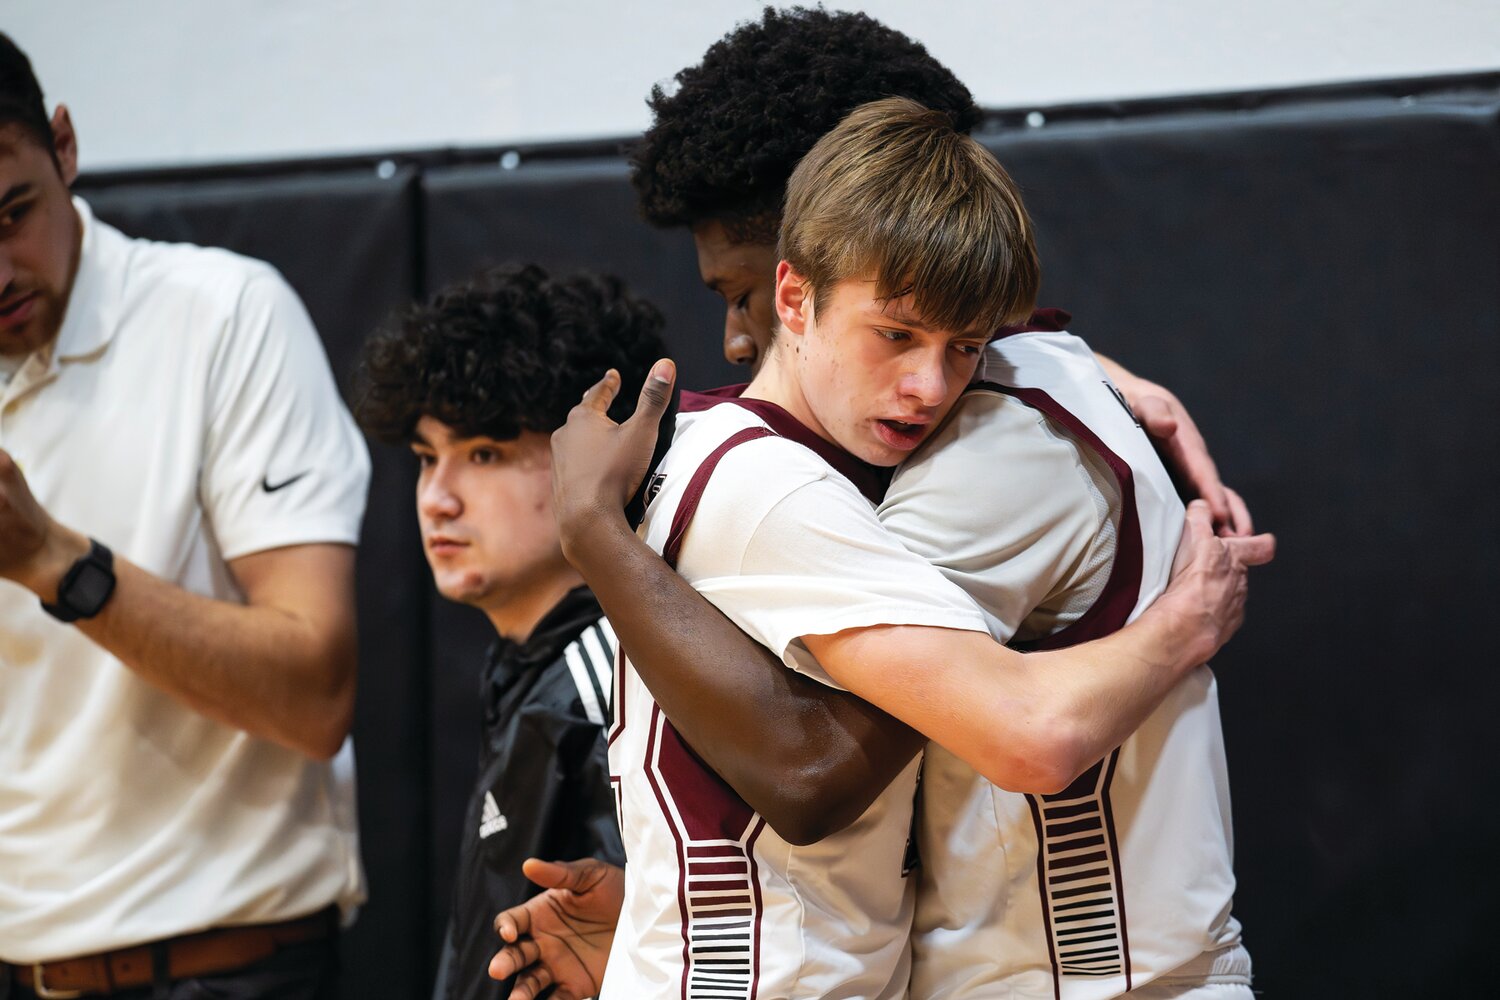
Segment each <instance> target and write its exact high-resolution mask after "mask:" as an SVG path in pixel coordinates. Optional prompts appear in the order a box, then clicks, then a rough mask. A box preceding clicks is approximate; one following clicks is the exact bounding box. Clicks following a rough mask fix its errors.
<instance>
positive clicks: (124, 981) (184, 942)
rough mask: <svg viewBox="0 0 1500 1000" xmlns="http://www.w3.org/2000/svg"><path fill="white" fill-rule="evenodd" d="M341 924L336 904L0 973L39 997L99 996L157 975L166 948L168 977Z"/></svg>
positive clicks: (204, 970)
mask: <svg viewBox="0 0 1500 1000" xmlns="http://www.w3.org/2000/svg"><path fill="white" fill-rule="evenodd" d="M337 927H338V908H337V907H334V906H330V907H328V908H327V909H326V910H322V911H319V912H318V913H315V914H313V915H312V916H310V917H299V918H298V919H296V920H286V921H283V922H281V923H278V924H255V925H254V926H250V927H219V928H215V929H213V930H207V931H201V932H199V933H197V934H184V935H183V936H182V937H175V938H169V939H168V940H166V941H157V942H154V943H152V944H142V945H136V946H135V947H133V948H121V949H120V950H118V951H106V952H101V953H99V954H97V955H84V956H81V957H79V958H67V959H63V960H62V961H58V962H42V963H40V964H37V965H8V964H6V963H0V973H3V974H6V975H12V976H14V981H15V984H16V985H17V986H19V987H21V988H22V989H23V990H28V991H30V992H32V993H34V994H35V995H36V996H39V997H46V998H56V1000H63V998H68V997H81V996H98V995H104V994H109V993H114V992H116V991H118V990H127V989H134V988H136V987H140V986H150V985H151V983H152V982H153V981H154V980H155V970H154V968H153V965H152V960H151V956H152V953H153V952H158V951H160V952H164V953H165V960H166V974H167V978H168V979H191V978H193V977H194V976H207V975H212V974H213V973H218V972H232V971H234V970H236V969H242V968H244V967H245V966H247V965H251V964H253V963H255V962H259V961H261V960H262V959H267V958H270V957H271V956H272V955H274V954H276V952H278V951H280V950H281V949H282V948H285V947H287V946H289V945H294V944H304V943H306V942H309V941H321V940H323V939H324V938H327V937H330V936H331V935H332V934H333V933H334V931H335V929H337Z"/></svg>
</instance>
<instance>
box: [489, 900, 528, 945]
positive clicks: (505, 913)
mask: <svg viewBox="0 0 1500 1000" xmlns="http://www.w3.org/2000/svg"><path fill="white" fill-rule="evenodd" d="M495 933H496V934H498V935H500V939H501V940H502V941H517V940H519V939H521V938H523V937H525V936H526V935H527V934H530V933H531V910H530V909H528V908H527V906H526V904H525V903H522V904H521V905H520V906H512V907H511V908H510V909H508V910H501V911H500V912H499V913H497V914H496V915H495Z"/></svg>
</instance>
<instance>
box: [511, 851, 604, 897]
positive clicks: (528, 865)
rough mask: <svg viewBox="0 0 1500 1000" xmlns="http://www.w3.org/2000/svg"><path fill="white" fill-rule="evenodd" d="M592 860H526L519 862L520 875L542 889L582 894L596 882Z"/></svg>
mask: <svg viewBox="0 0 1500 1000" xmlns="http://www.w3.org/2000/svg"><path fill="white" fill-rule="evenodd" d="M597 865H598V862H596V861H594V860H593V859H592V858H584V859H582V860H581V861H543V860H542V859H540V858H527V859H526V860H525V861H523V862H521V874H522V875H525V876H526V877H527V878H529V879H531V881H533V882H535V883H536V884H537V885H539V886H541V887H542V888H544V889H570V890H572V891H573V892H583V891H585V890H586V889H588V888H589V887H590V886H592V885H593V884H594V883H595V882H597V881H598V879H597V877H596V872H595V868H596V866H597Z"/></svg>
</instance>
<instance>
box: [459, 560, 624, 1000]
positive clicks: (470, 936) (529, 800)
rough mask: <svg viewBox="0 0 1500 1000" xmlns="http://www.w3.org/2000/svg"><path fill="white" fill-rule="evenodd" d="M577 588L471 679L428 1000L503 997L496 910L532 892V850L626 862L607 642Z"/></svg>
mask: <svg viewBox="0 0 1500 1000" xmlns="http://www.w3.org/2000/svg"><path fill="white" fill-rule="evenodd" d="M602 615H603V612H602V611H600V609H599V604H598V602H597V601H595V600H594V595H593V594H592V593H590V592H589V590H588V588H586V587H579V588H577V589H576V590H573V591H571V592H569V593H568V595H567V596H566V597H564V598H563V599H562V601H561V602H559V603H558V605H557V606H556V607H555V608H553V609H552V610H551V611H550V612H548V614H547V616H546V617H545V618H543V619H542V621H541V622H540V623H539V624H538V625H537V627H536V629H535V630H534V631H533V633H532V635H531V638H529V639H528V640H527V641H526V642H524V643H514V642H510V641H508V640H506V639H501V640H499V641H497V642H496V644H495V645H494V646H493V647H492V648H491V649H490V653H489V658H488V661H487V663H486V664H485V668H484V674H483V677H482V678H481V681H480V695H479V696H480V699H481V702H482V704H483V706H484V724H483V731H482V742H481V750H480V754H479V780H478V781H477V782H476V783H475V785H474V791H473V794H472V795H471V796H470V797H469V807H468V813H467V815H466V818H465V820H464V835H463V842H462V848H461V850H462V854H461V855H460V859H459V865H458V872H457V875H456V877H455V879H454V886H453V905H452V911H451V916H450V918H449V924H448V934H447V937H446V940H445V941H444V944H443V956H442V960H441V964H440V966H439V971H438V978H437V984H436V986H435V988H434V991H433V996H434V997H435V998H436V1000H481V998H483V1000H495V998H499V997H506V996H509V994H510V984H509V983H504V984H502V983H497V982H495V981H494V980H492V979H490V978H489V976H488V974H487V972H486V970H487V968H488V967H489V963H490V958H491V957H492V956H493V955H494V954H495V952H496V951H497V950H498V947H499V939H498V938H497V937H496V936H495V932H494V929H493V922H494V919H495V914H496V913H498V912H499V911H500V910H503V909H505V908H506V907H509V906H514V905H516V904H517V903H520V902H522V901H523V900H526V899H529V898H530V897H531V896H533V895H535V894H536V893H537V892H538V891H539V890H538V889H537V887H536V886H535V885H532V884H531V883H530V882H529V881H527V879H526V877H525V876H524V875H522V874H521V862H522V861H524V860H526V859H527V858H529V857H538V858H543V859H545V860H549V861H568V860H573V859H576V858H586V857H598V858H604V859H606V860H609V861H613V862H615V863H616V864H623V863H624V856H625V852H624V849H623V848H622V847H621V844H620V825H619V821H618V819H617V818H616V816H615V806H614V795H613V792H612V791H611V790H610V784H609V759H608V756H607V753H606V746H605V730H606V728H607V724H608V723H607V720H608V718H609V700H610V693H611V681H610V678H611V672H612V668H613V666H614V661H613V647H612V645H611V642H610V639H609V635H610V633H608V632H607V631H606V628H607V626H606V625H605V623H603V621H602Z"/></svg>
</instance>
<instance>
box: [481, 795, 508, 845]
mask: <svg viewBox="0 0 1500 1000" xmlns="http://www.w3.org/2000/svg"><path fill="white" fill-rule="evenodd" d="M509 826H510V820H508V819H506V818H505V815H504V814H503V813H501V812H500V806H499V805H498V804H496V802H495V796H494V795H493V794H492V793H490V792H485V793H484V812H483V813H482V814H481V815H480V817H479V839H480V840H486V839H488V838H490V837H493V836H494V835H495V834H497V833H499V832H500V831H501V830H504V829H505V828H507V827H509Z"/></svg>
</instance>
